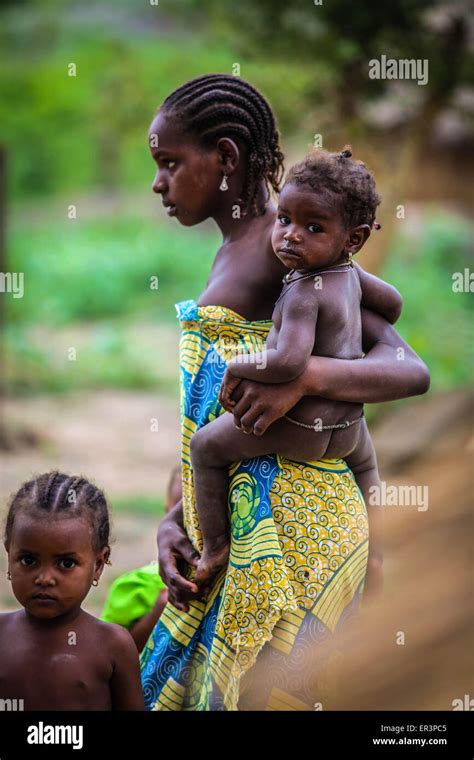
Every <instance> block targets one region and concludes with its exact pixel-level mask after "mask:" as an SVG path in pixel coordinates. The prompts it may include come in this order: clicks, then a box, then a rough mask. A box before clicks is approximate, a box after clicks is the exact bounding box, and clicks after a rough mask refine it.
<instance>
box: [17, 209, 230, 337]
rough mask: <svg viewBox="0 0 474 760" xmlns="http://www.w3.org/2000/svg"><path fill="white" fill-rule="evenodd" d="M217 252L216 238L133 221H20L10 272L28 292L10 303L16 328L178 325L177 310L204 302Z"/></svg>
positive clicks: (162, 225) (126, 218) (167, 225)
mask: <svg viewBox="0 0 474 760" xmlns="http://www.w3.org/2000/svg"><path fill="white" fill-rule="evenodd" d="M157 207H158V202H157ZM217 245H218V235H217V233H214V234H212V233H210V232H209V231H205V230H192V231H191V230H186V229H184V228H179V227H178V225H175V226H174V225H171V224H166V223H161V224H160V223H157V222H153V221H150V220H148V219H146V218H139V217H132V216H130V217H120V218H111V217H105V218H102V219H94V220H79V219H78V220H75V221H72V220H71V221H64V222H62V223H58V221H57V220H56V221H51V220H49V222H48V223H44V224H39V225H35V226H34V225H31V224H25V223H24V222H23V221H17V222H16V223H15V224H14V225H13V226H12V229H11V232H10V237H9V247H10V250H11V254H10V261H9V271H15V272H23V273H24V282H25V288H24V290H25V292H24V297H23V298H21V299H20V298H12V297H10V298H9V299H8V318H9V322H10V323H13V324H15V325H19V324H23V325H25V324H38V323H39V324H50V325H55V326H60V325H67V324H70V323H72V322H81V321H96V320H103V319H107V320H109V319H114V318H120V319H124V318H127V317H128V316H130V315H132V314H133V315H134V317H136V318H140V317H143V316H146V318H147V319H150V320H152V321H156V322H161V321H163V320H165V321H166V320H167V321H168V322H175V319H176V311H175V309H174V303H175V302H177V301H179V300H183V299H186V298H194V297H197V296H198V294H199V293H200V291H201V290H202V288H203V286H204V284H205V282H206V279H207V275H208V273H209V269H210V266H211V262H212V260H213V257H214V254H215V251H216V248H217ZM153 278H158V288H157V289H154V288H153V287H152V285H153V284H154V282H155V281H154V280H153Z"/></svg>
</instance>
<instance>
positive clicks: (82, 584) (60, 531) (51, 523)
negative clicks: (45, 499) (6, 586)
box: [8, 513, 106, 620]
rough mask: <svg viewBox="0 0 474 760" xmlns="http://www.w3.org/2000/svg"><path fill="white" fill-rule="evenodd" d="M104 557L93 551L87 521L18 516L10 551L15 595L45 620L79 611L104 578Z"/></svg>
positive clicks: (31, 611) (90, 529)
mask: <svg viewBox="0 0 474 760" xmlns="http://www.w3.org/2000/svg"><path fill="white" fill-rule="evenodd" d="M105 551H106V550H103V551H102V552H95V551H94V550H93V547H92V526H91V525H90V523H89V521H88V520H87V518H82V517H62V518H59V519H58V518H51V517H46V519H45V518H44V517H43V516H41V519H39V518H38V516H37V515H34V514H28V513H26V514H21V513H20V514H17V515H16V517H15V520H14V523H13V529H12V535H11V539H10V545H9V547H8V562H9V569H10V573H11V582H12V590H13V593H14V595H15V597H16V598H17V600H18V601H19V603H20V604H21V605H22V607H24V608H25V609H26V610H27V611H28V612H29V613H30V614H31V615H32V616H33V617H36V618H41V619H44V620H47V619H48V620H49V619H52V618H56V617H59V616H62V615H65V614H67V613H69V612H72V611H73V610H75V609H79V607H80V605H81V604H82V601H83V600H84V599H85V597H86V596H87V593H88V592H89V589H90V587H91V584H92V581H93V580H94V578H97V580H98V579H99V577H100V575H101V573H102V570H103V566H104V561H105Z"/></svg>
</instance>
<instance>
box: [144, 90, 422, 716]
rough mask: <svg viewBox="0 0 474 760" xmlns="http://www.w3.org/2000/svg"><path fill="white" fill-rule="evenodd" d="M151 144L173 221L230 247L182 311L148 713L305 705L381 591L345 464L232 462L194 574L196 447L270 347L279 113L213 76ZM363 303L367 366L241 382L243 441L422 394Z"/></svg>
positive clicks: (167, 112) (389, 334)
mask: <svg viewBox="0 0 474 760" xmlns="http://www.w3.org/2000/svg"><path fill="white" fill-rule="evenodd" d="M150 147H151V151H152V155H153V158H154V160H155V161H156V162H157V165H158V171H157V175H156V178H155V181H154V184H153V190H154V192H156V193H158V194H160V195H161V196H162V199H163V203H164V205H165V206H166V207H167V210H168V214H169V215H170V216H176V217H177V219H178V220H179V221H180V222H181V223H182V224H184V225H186V226H192V225H194V224H198V223H199V222H201V221H204V220H205V219H207V218H209V217H211V218H213V219H214V220H215V221H216V223H217V224H218V226H219V228H220V229H221V231H222V234H223V243H222V246H221V247H220V249H219V251H218V252H217V255H216V258H215V261H214V263H213V266H212V269H211V274H210V277H209V280H208V283H207V286H206V288H205V290H204V292H203V293H202V294H201V296H200V298H199V300H198V302H197V303H196V302H194V301H184V302H181V303H180V304H178V305H177V308H178V317H179V318H180V321H181V323H182V327H183V335H182V338H181V343H180V354H181V421H182V433H183V436H182V468H183V498H182V500H181V501H180V502H178V504H177V505H176V507H175V508H174V509H173V510H172V511H171V512H170V514H169V515H168V516H167V517H166V518H165V519H164V520H163V521H162V523H161V525H160V531H159V537H158V543H159V556H160V573H161V575H162V577H163V579H164V580H165V582H166V584H167V585H168V589H169V600H170V602H169V604H168V605H167V607H166V608H165V610H164V612H163V615H162V617H161V619H160V621H159V623H158V625H157V626H156V628H155V630H154V632H153V634H152V636H151V638H150V640H149V642H148V644H147V646H146V648H145V650H144V652H143V655H142V681H143V686H144V691H145V703H146V706H147V708H148V709H157V710H159V709H173V710H180V709H188V710H208V709H211V710H216V709H231V710H232V709H237V708H238V707H239V708H240V709H264V708H269V709H282V705H284V706H286V708H290V709H291V708H292V709H312V705H313V704H314V701H315V691H314V688H315V687H314V683H312V682H310V680H309V679H308V675H307V673H306V672H305V671H304V669H302V667H301V665H300V663H301V657H300V653H301V652H302V651H303V650H307V649H308V648H313V647H315V646H316V645H317V643H318V641H319V640H320V639H321V637H324V638H328V637H331V636H332V635H333V634H334V633H335V632H336V630H337V629H338V626H340V625H342V624H343V622H344V620H345V619H346V618H347V617H348V616H349V615H350V614H351V613H352V611H354V610H355V609H356V608H357V605H358V603H359V600H360V596H361V593H362V591H363V590H364V589H365V590H366V591H368V590H370V588H373V589H375V588H378V587H379V586H380V583H381V568H382V550H381V544H380V536H379V535H378V534H379V532H380V531H379V529H376V530H374V531H373V532H372V535H371V537H370V542H369V537H368V530H367V511H366V508H365V505H364V503H363V501H362V500H361V497H360V493H359V491H358V489H357V487H356V485H355V481H354V479H353V476H352V473H351V472H350V470H348V468H347V467H346V465H345V463H344V462H343V461H342V460H331V461H324V462H311V463H301V462H292V461H290V460H284V459H282V458H281V457H279V456H278V455H277V456H268V457H260V458H258V459H254V460H247V461H245V462H241V463H236V464H235V465H234V466H233V467H232V468H231V469H230V476H231V481H230V487H229V503H230V504H231V505H232V515H233V520H232V524H233V527H232V538H231V542H232V545H231V561H230V563H229V567H228V569H227V572H223V573H221V575H220V576H219V577H218V578H217V580H216V582H215V583H214V585H213V587H212V588H211V589H210V590H209V593H207V590H206V593H205V594H202V590H199V589H198V587H197V586H196V584H194V583H193V582H192V580H191V577H190V576H192V570H191V568H192V567H193V566H195V565H196V558H197V557H198V553H199V551H200V548H201V537H200V531H199V524H198V521H197V515H196V510H195V505H194V494H193V478H192V469H191V467H190V456H189V454H190V451H189V441H190V438H191V436H192V434H193V433H194V432H195V431H196V430H197V429H199V428H200V427H201V426H202V425H204V424H206V423H207V422H208V421H209V420H210V419H214V418H215V417H216V416H217V415H218V414H221V413H222V412H223V411H224V410H223V409H222V407H221V406H220V404H219V402H218V392H219V388H220V384H221V381H222V378H223V376H224V372H225V367H226V361H227V360H228V359H229V358H230V357H231V356H233V355H235V351H236V350H246V351H255V350H261V349H262V347H263V344H264V342H265V338H266V335H267V334H268V331H269V329H270V327H271V322H270V321H269V320H270V316H271V313H272V310H273V304H274V302H275V300H276V298H277V297H278V295H279V292H280V289H281V281H282V277H283V275H284V274H285V272H286V269H285V268H284V267H283V265H282V264H281V263H280V262H279V261H278V259H277V258H276V256H275V255H274V253H273V250H272V247H271V240H270V235H271V230H272V227H273V223H274V219H275V208H274V207H273V205H272V204H271V203H269V200H268V199H269V186H271V187H273V188H274V189H275V190H276V191H277V190H278V189H279V181H280V179H281V175H282V169H283V164H282V160H283V156H282V154H281V152H280V150H279V146H278V132H277V130H276V126H275V120H274V116H273V113H272V111H271V108H270V106H269V105H268V103H267V101H266V100H265V99H264V98H263V97H262V95H261V94H260V93H259V92H258V91H256V90H255V89H254V88H253V87H251V86H250V85H249V84H248V83H246V82H244V81H243V80H241V79H238V78H234V77H230V76H226V75H209V76H204V77H200V78H198V79H196V80H192V81H191V82H188V83H186V84H185V85H183V87H181V88H179V89H178V90H176V91H175V92H173V93H172V94H171V95H170V96H169V97H168V98H167V99H166V100H165V101H164V103H163V105H162V106H161V108H160V110H159V112H158V114H157V116H156V117H155V119H154V121H153V123H152V125H151V128H150ZM249 292H250V293H251V294H252V296H253V297H251V298H250V299H249V298H248V294H249ZM368 292H369V296H368V297H366V298H365V299H363V301H362V304H363V307H364V308H363V314H362V323H363V344H364V345H363V347H364V351H365V352H366V354H367V355H366V356H365V358H364V359H363V360H356V361H344V360H339V359H330V358H324V357H312V359H311V360H310V363H309V365H308V367H307V369H306V370H305V372H303V373H302V375H300V377H298V378H297V379H296V380H294V381H293V382H291V383H287V384H278V385H264V384H259V383H253V382H249V381H242V382H241V383H240V384H239V386H238V387H237V389H236V390H235V391H234V395H233V400H234V401H235V402H236V405H235V407H234V408H233V409H232V411H233V413H234V418H235V421H236V424H237V425H239V426H240V427H241V428H242V430H245V431H247V432H254V433H257V434H258V433H261V432H263V431H264V430H265V429H266V428H267V427H268V425H270V424H271V423H272V422H273V421H275V420H276V419H278V418H279V417H280V416H282V415H283V414H285V413H286V412H287V411H289V410H290V409H291V408H292V407H293V406H294V405H295V403H296V402H297V401H299V399H300V398H301V397H302V396H304V395H312V396H322V397H324V398H326V399H332V400H334V403H339V404H341V408H342V409H344V410H345V409H346V408H347V406H348V404H350V403H370V402H376V401H384V400H393V399H395V398H402V397H405V396H409V395H414V394H417V393H423V392H425V391H426V389H427V387H428V383H429V379H428V372H427V369H426V367H425V366H424V365H423V363H422V362H421V361H420V360H419V359H418V357H417V356H416V355H415V354H414V352H413V351H412V350H411V349H410V347H409V346H408V345H407V344H406V343H405V342H404V341H403V340H402V339H401V338H400V336H399V335H397V333H396V332H395V331H394V330H393V328H392V327H391V325H390V324H389V323H388V321H386V320H385V319H384V318H383V317H382V316H381V315H380V314H378V313H377V311H378V310H379V308H380V305H379V304H378V303H377V302H376V299H375V301H374V302H371V300H370V299H371V296H370V289H369V291H368ZM244 294H245V297H244ZM249 302H250V303H251V304H252V306H253V308H252V309H251V310H250V311H249V308H248V304H249ZM394 316H395V318H396V316H397V315H394ZM400 348H403V350H404V361H398V356H399V355H400V352H399V349H400ZM397 352H398V353H397ZM186 564H187V566H188V567H187V569H185V565H186ZM366 573H367V575H366ZM315 651H316V650H315ZM263 662H265V665H266V669H265V680H266V689H265V690H264V691H263V693H261V692H260V693H259V694H258V695H257V692H256V690H254V689H252V688H250V689H249V688H247V689H246V693H245V695H242V698H241V699H240V701H239V698H240V695H239V689H240V679H241V676H242V675H243V674H247V683H250V680H251V674H252V673H255V672H256V671H257V665H259V663H263ZM255 663H257V665H255ZM252 665H255V667H253V668H252ZM320 665H321V668H320V670H321V672H323V671H324V663H321V664H320ZM283 709H284V708H283Z"/></svg>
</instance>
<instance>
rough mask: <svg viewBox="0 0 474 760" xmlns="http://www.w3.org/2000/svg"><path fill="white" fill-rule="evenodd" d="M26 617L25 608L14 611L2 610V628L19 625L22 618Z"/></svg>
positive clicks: (0, 614) (0, 619)
mask: <svg viewBox="0 0 474 760" xmlns="http://www.w3.org/2000/svg"><path fill="white" fill-rule="evenodd" d="M23 617H24V612H23V610H14V611H13V612H0V630H2V629H5V628H7V627H9V626H14V625H18V624H19V623H20V621H21V618H23Z"/></svg>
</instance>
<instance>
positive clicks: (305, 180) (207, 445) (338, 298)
mask: <svg viewBox="0 0 474 760" xmlns="http://www.w3.org/2000/svg"><path fill="white" fill-rule="evenodd" d="M351 156H352V153H351V151H350V149H345V150H343V151H342V152H341V153H328V152H326V151H318V152H316V153H314V154H311V155H310V156H308V157H307V158H306V159H305V160H304V161H303V162H301V163H300V164H297V165H296V166H294V167H293V168H292V169H291V170H290V172H289V174H288V178H287V180H286V183H285V185H284V187H283V189H282V192H281V194H280V197H279V205H278V213H277V220H276V222H275V227H274V230H273V235H272V245H273V249H274V252H275V255H276V256H278V258H279V259H280V261H281V262H282V263H283V264H284V265H285V266H286V267H288V269H289V270H290V271H289V272H288V273H287V274H286V275H285V277H284V278H283V289H282V291H281V294H280V296H279V298H278V299H277V301H276V303H275V308H274V311H273V314H272V322H273V326H272V328H271V330H270V332H269V334H268V337H267V341H266V347H265V351H263V352H260V353H254V354H241V355H238V356H235V357H234V358H233V359H231V361H229V362H228V364H227V371H226V374H225V376H224V380H223V383H222V386H221V391H220V394H219V401H220V403H221V404H222V406H223V407H224V408H226V409H231V408H232V401H231V395H232V393H233V391H234V389H235V387H236V386H237V385H238V383H239V382H240V380H241V379H242V378H248V379H249V380H256V381H260V382H263V383H284V382H289V381H290V380H293V379H294V378H296V377H297V376H298V375H299V374H300V373H301V372H302V371H303V370H304V368H305V366H306V364H307V362H308V360H309V357H310V356H311V354H317V355H318V356H330V357H335V358H341V359H357V358H360V357H362V356H363V350H362V337H361V335H362V331H361V313H360V304H361V294H362V289H363V291H364V303H367V304H368V303H372V304H374V308H376V309H377V310H378V311H379V313H382V314H387V315H389V314H391V315H393V313H394V312H397V309H398V312H399V308H400V296H399V295H398V293H397V291H396V290H395V289H394V288H392V287H391V286H390V285H388V284H386V283H384V282H383V281H381V280H379V279H378V278H376V277H373V276H372V275H368V274H367V273H365V272H364V271H363V270H362V269H360V267H354V265H353V263H352V256H353V255H354V254H356V253H357V252H358V251H359V250H360V249H361V248H362V246H363V245H364V243H365V242H366V240H367V238H368V237H369V235H370V232H371V229H372V228H373V227H378V226H379V225H377V223H376V221H375V210H376V207H377V206H378V204H379V203H380V198H379V196H378V194H377V191H376V188H375V182H374V179H373V177H372V176H371V174H370V173H369V172H368V171H367V169H366V167H365V165H364V164H362V163H361V162H355V161H353V160H351ZM397 316H398V314H397ZM393 321H394V320H393ZM275 452H277V453H278V454H280V455H282V456H284V457H286V458H288V459H294V460H297V461H304V462H307V461H312V460H319V459H322V458H326V459H333V458H336V457H344V458H345V460H346V462H347V464H348V466H349V467H350V468H351V469H352V471H353V472H354V475H355V477H356V480H357V484H358V486H359V488H360V489H361V491H362V494H363V496H364V498H365V501H366V503H368V496H369V488H370V486H371V485H374V484H377V483H378V472H377V462H376V458H375V452H374V449H373V446H372V442H371V439H370V435H369V433H368V430H367V426H366V423H365V420H364V417H363V409H362V406H361V405H356V404H349V403H343V402H335V401H327V400H324V399H320V398H316V397H311V396H306V397H303V398H302V399H301V400H300V401H299V402H298V403H297V404H296V405H295V406H294V407H293V409H291V410H290V414H288V415H285V416H284V417H283V418H280V419H279V420H277V421H276V422H274V423H273V424H272V425H271V426H270V427H269V428H268V429H267V431H266V432H265V433H264V434H263V435H254V434H249V435H247V434H245V433H244V432H243V431H242V430H241V429H240V428H237V427H236V426H235V425H234V419H233V415H232V414H229V413H227V414H222V415H221V416H219V417H218V418H217V419H216V420H213V421H212V422H210V423H209V424H207V425H205V426H204V427H203V428H201V429H200V430H198V431H197V432H196V433H195V434H194V435H193V437H192V438H191V461H192V467H193V473H194V487H195V494H196V502H197V504H196V506H197V511H198V516H199V523H200V527H201V531H202V536H203V549H202V554H201V558H200V561H199V563H198V566H197V570H196V583H197V584H199V585H201V587H202V588H205V587H207V586H208V584H209V583H210V580H211V579H212V578H213V577H214V576H215V574H216V573H217V572H218V571H219V570H221V569H222V568H223V567H224V566H225V565H226V564H227V562H228V556H229V525H228V510H227V508H226V505H227V496H228V466H229V465H230V464H231V463H233V462H238V461H241V460H242V459H250V458H253V457H256V456H260V455H264V454H271V453H275ZM369 521H370V515H369ZM369 530H370V525H369Z"/></svg>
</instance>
